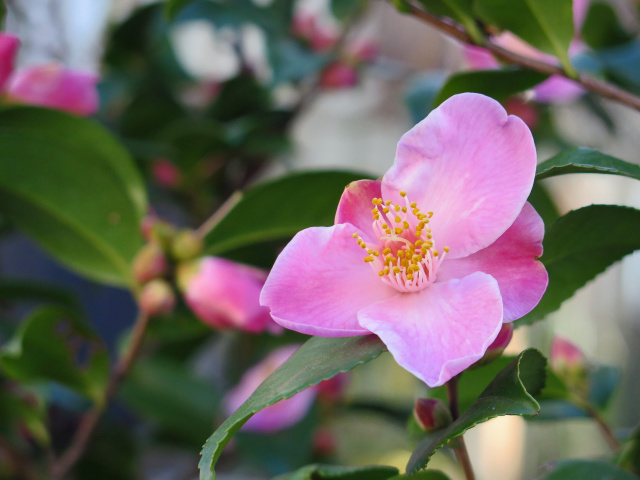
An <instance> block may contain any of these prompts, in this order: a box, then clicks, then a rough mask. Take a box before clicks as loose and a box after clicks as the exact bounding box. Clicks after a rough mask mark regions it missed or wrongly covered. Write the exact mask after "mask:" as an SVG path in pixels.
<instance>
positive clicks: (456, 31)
mask: <svg viewBox="0 0 640 480" xmlns="http://www.w3.org/2000/svg"><path fill="white" fill-rule="evenodd" d="M407 7H408V9H409V13H411V15H413V16H414V17H416V18H419V19H420V20H422V21H424V22H426V23H428V24H430V25H432V26H434V27H435V28H437V29H438V30H440V31H441V32H443V33H445V34H446V35H448V36H450V37H453V38H455V39H456V40H459V41H460V42H463V43H467V44H469V45H476V43H475V42H474V41H473V39H472V38H471V36H469V35H468V34H467V32H465V30H464V29H463V28H462V27H461V26H459V25H456V24H454V23H451V22H449V21H444V20H443V19H441V18H439V17H437V16H436V15H432V14H431V13H429V12H426V11H424V10H423V9H421V8H419V7H417V6H415V5H413V4H407ZM484 42H485V43H484V45H480V46H482V47H484V48H486V49H487V50H489V51H490V52H491V53H492V54H493V55H494V56H495V57H497V58H499V59H500V60H503V61H504V62H507V63H510V64H514V65H519V66H521V67H524V68H526V69H527V70H534V71H536V72H540V73H546V74H549V75H560V76H562V77H565V78H568V79H570V80H573V81H575V82H577V83H579V84H580V85H582V87H584V88H585V89H586V90H590V91H592V92H594V93H597V94H598V95H600V96H602V97H604V98H608V99H610V100H614V101H616V102H619V103H622V104H623V105H626V106H628V107H631V108H633V109H635V110H638V111H640V97H638V96H637V95H634V94H632V93H630V92H628V91H626V90H623V89H622V88H619V87H617V86H616V85H613V84H611V83H608V82H605V81H603V80H600V79H598V78H595V77H593V76H591V75H585V74H579V75H578V76H577V77H575V76H572V75H569V74H568V73H567V72H565V71H564V69H563V68H562V67H560V66H559V65H554V64H552V63H548V62H543V61H541V60H537V59H534V58H531V57H526V56H524V55H520V54H519V53H516V52H513V51H511V50H507V49H506V48H504V47H501V46H500V45H498V44H496V43H495V42H493V41H492V40H491V38H490V37H488V36H487V37H485V38H484Z"/></svg>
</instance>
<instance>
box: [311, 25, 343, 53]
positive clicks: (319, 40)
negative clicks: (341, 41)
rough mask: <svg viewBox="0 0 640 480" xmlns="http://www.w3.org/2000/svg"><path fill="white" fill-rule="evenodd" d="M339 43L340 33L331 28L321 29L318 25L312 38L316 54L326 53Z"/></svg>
mask: <svg viewBox="0 0 640 480" xmlns="http://www.w3.org/2000/svg"><path fill="white" fill-rule="evenodd" d="M337 41H338V32H336V31H334V30H332V29H329V28H323V27H319V26H318V25H317V24H316V28H315V29H314V30H313V33H312V34H311V38H310V43H311V49H312V50H313V51H315V52H324V51H327V50H329V49H331V48H333V46H334V45H335V44H336V42H337Z"/></svg>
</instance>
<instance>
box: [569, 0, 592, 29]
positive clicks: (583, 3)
mask: <svg viewBox="0 0 640 480" xmlns="http://www.w3.org/2000/svg"><path fill="white" fill-rule="evenodd" d="M590 3H591V1H590V0H573V28H574V36H576V37H578V36H579V35H580V30H582V25H583V24H584V20H585V19H586V18H587V12H589V6H590Z"/></svg>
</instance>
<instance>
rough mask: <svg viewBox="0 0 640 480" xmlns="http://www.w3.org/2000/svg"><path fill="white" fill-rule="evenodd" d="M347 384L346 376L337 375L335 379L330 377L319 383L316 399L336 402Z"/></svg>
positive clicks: (344, 374)
mask: <svg viewBox="0 0 640 480" xmlns="http://www.w3.org/2000/svg"><path fill="white" fill-rule="evenodd" d="M346 383H347V374H346V373H339V374H338V375H336V376H335V377H331V378H330V379H329V380H325V381H324V382H320V383H319V384H318V386H317V388H318V398H320V399H322V400H324V401H326V402H329V403H334V402H336V401H337V400H338V399H339V398H340V397H341V396H342V394H343V392H344V389H345V386H346Z"/></svg>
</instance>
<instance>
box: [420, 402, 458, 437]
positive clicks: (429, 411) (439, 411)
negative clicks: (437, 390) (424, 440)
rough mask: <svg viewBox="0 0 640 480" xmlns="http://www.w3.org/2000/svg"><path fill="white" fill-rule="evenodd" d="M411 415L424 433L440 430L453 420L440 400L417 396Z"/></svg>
mask: <svg viewBox="0 0 640 480" xmlns="http://www.w3.org/2000/svg"><path fill="white" fill-rule="evenodd" d="M413 417H414V418H415V420H416V423H417V424H418V426H419V427H420V428H421V429H422V430H424V431H425V432H426V433H429V432H433V431H434V430H440V429H441V428H444V427H447V426H448V425H450V424H451V423H452V422H453V417H452V416H451V411H450V410H449V408H448V407H447V406H446V405H445V404H444V402H443V401H442V400H437V399H435V398H417V399H416V403H415V405H414V407H413Z"/></svg>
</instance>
